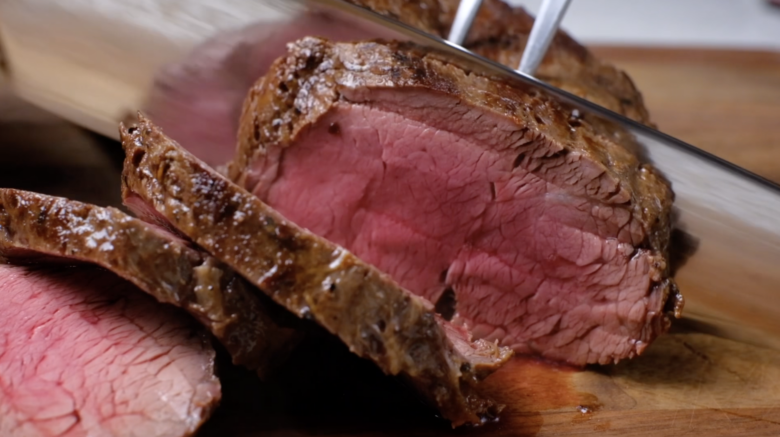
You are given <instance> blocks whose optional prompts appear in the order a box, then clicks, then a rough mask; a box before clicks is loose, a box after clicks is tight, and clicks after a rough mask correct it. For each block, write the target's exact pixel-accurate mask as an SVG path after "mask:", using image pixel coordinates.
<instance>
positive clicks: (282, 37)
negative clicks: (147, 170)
mask: <svg viewBox="0 0 780 437" xmlns="http://www.w3.org/2000/svg"><path fill="white" fill-rule="evenodd" d="M351 1H352V3H356V4H358V5H361V6H364V7H367V8H370V9H373V10H375V11H377V12H379V13H382V14H384V15H388V16H391V17H393V18H395V19H398V20H400V21H402V22H405V23H407V24H409V25H411V26H414V27H417V28H419V29H422V30H424V31H426V32H429V33H431V34H434V35H438V36H441V37H446V36H447V33H448V32H449V28H450V26H451V24H452V20H453V19H454V16H455V11H456V9H457V3H458V0H424V1H409V0H351ZM296 20H297V21H295V22H293V23H288V22H283V23H275V24H271V23H267V22H262V23H258V24H255V25H252V26H249V27H247V28H243V29H238V30H235V31H231V32H226V33H222V34H219V35H217V36H216V37H214V38H213V39H210V40H208V41H206V42H204V43H203V44H202V45H200V46H198V47H197V48H195V49H194V50H193V52H192V53H191V54H190V55H189V56H188V57H187V58H186V59H184V60H183V61H181V62H176V63H172V64H171V65H168V66H166V67H165V68H164V69H163V70H162V71H161V72H160V73H159V74H158V76H157V77H156V79H155V81H154V85H153V87H152V90H151V93H150V99H149V101H148V102H147V103H146V108H147V113H148V114H149V115H150V116H151V117H152V118H153V119H154V120H155V123H157V124H158V125H159V126H161V127H162V128H163V129H165V131H166V133H167V134H168V135H170V136H171V137H172V138H175V139H176V140H177V141H179V142H180V143H181V144H183V145H184V146H185V147H187V148H188V149H189V150H190V151H191V152H193V153H194V154H195V155H196V156H197V157H198V158H200V159H202V160H204V161H206V162H207V163H208V164H210V165H214V166H221V165H223V164H225V163H227V162H228V161H229V160H230V159H231V158H232V157H233V154H234V152H235V145H236V132H237V130H238V119H239V117H240V114H241V104H242V101H243V99H244V97H245V96H246V93H247V91H248V90H249V88H251V86H252V84H253V83H254V82H255V81H256V80H257V78H258V77H260V76H262V75H264V74H265V73H266V72H267V71H268V67H269V66H270V64H271V63H272V62H273V61H274V60H275V59H277V58H278V57H280V56H283V55H284V54H285V53H286V44H287V43H288V42H292V41H295V40H297V39H299V38H302V37H305V36H324V37H327V38H329V39H331V40H336V41H353V40H362V39H366V38H375V37H377V36H378V35H374V34H368V33H366V31H364V30H363V29H360V28H359V27H355V26H354V25H348V24H344V23H339V22H337V21H331V20H334V18H333V17H328V18H327V19H326V18H323V17H322V16H320V15H312V14H307V15H302V16H300V17H298V18H297V19H296ZM532 24H533V18H532V17H531V16H530V15H529V14H528V13H527V12H526V11H525V10H524V9H522V8H512V7H510V6H508V5H506V4H505V3H503V2H502V1H501V0H485V1H484V3H483V5H482V8H481V9H480V14H479V15H478V17H477V20H476V21H475V23H474V26H473V28H472V31H471V33H470V34H469V38H468V39H467V41H466V43H465V45H466V47H467V48H469V49H471V50H474V51H475V52H477V53H479V54H481V55H484V56H486V57H488V58H491V59H493V60H496V61H498V62H502V63H504V64H507V65H509V66H511V67H517V65H518V64H519V62H520V57H521V56H522V51H523V49H524V48H525V43H526V40H527V37H528V34H529V33H530V29H531V26H532ZM537 76H538V77H539V78H540V79H542V80H544V81H547V82H549V83H551V84H553V85H556V86H558V87H561V88H563V89H565V90H567V91H569V92H572V93H574V94H576V95H579V96H580V97H584V98H586V99H589V100H592V101H593V102H595V103H598V104H600V105H603V106H605V107H606V108H608V109H610V110H613V111H616V112H618V113H621V114H623V115H626V116H628V117H631V118H634V119H635V120H638V121H640V122H643V123H648V124H650V121H649V119H648V115H647V109H646V108H645V107H644V103H643V100H642V95H641V94H640V93H639V91H638V90H637V89H636V87H635V86H634V85H633V83H632V82H631V79H630V78H629V77H628V76H627V75H626V74H625V73H623V72H622V71H620V70H618V69H616V68H615V67H614V66H612V65H610V64H608V63H605V62H602V61H600V60H598V59H597V58H595V57H594V56H593V55H592V54H591V53H590V52H589V51H588V50H587V49H586V48H584V47H583V46H581V45H579V44H578V43H577V42H576V41H574V40H573V39H572V38H571V37H570V36H568V35H567V34H566V33H565V32H563V31H560V32H558V35H557V36H556V38H555V39H554V40H553V43H552V45H551V48H550V50H549V52H548V55H547V56H546V57H545V58H544V61H543V62H542V64H541V66H540V67H539V70H538V72H537Z"/></svg>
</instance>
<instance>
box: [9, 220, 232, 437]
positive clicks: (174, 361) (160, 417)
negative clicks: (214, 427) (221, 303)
mask: <svg viewBox="0 0 780 437" xmlns="http://www.w3.org/2000/svg"><path fill="white" fill-rule="evenodd" d="M0 232H7V230H6V229H4V228H2V227H0ZM0 298H2V301H3V305H1V306H0V320H2V323H0V435H2V436H4V437H39V436H40V437H49V436H51V437H54V436H58V437H70V436H74V437H76V436H116V437H125V436H126V437H131V436H132V437H153V436H161V437H172V436H185V435H191V434H192V433H194V432H195V430H196V429H197V428H198V426H199V425H200V424H201V423H202V422H203V421H204V420H206V418H208V416H209V414H210V412H211V410H212V409H213V408H214V407H215V405H216V403H217V402H218V401H219V399H220V384H219V381H218V380H217V378H216V377H215V376H214V350H213V349H211V346H210V345H209V344H208V342H207V341H206V339H205V337H203V336H202V335H201V333H200V330H199V329H197V327H196V326H194V324H193V323H192V322H191V319H190V318H189V317H187V316H186V315H185V314H182V313H180V312H179V310H178V309H176V308H173V307H166V306H162V305H159V304H158V303H156V302H155V301H154V300H153V299H151V298H149V297H148V296H146V295H144V294H143V293H141V292H140V291H139V290H138V289H136V287H134V286H133V285H132V284H130V283H128V282H125V281H124V280H122V279H120V278H118V277H117V276H115V275H113V274H112V273H109V272H107V271H105V270H103V269H99V268H90V267H83V268H72V267H69V266H64V267H57V268H47V269H41V268H32V267H21V266H13V265H6V264H0Z"/></svg>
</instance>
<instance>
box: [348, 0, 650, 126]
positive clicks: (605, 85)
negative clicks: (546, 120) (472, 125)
mask: <svg viewBox="0 0 780 437" xmlns="http://www.w3.org/2000/svg"><path fill="white" fill-rule="evenodd" d="M350 1H351V2H352V3H355V4H358V5H360V6H363V7H366V8H369V9H372V10H374V11H376V12H379V13H381V14H383V15H387V16H391V17H393V18H395V19H397V20H399V21H401V22H403V23H405V24H408V25H410V26H413V27H416V28H418V29H420V30H423V31H426V32H428V33H431V34H433V35H437V36H440V37H442V38H446V37H447V34H448V33H449V29H450V27H451V26H452V22H453V21H454V19H455V13H456V12H457V9H458V3H459V0H426V1H423V2H409V1H404V0H350ZM533 24H534V18H533V17H532V16H531V15H530V14H528V12H527V11H526V10H525V9H524V8H522V7H512V6H510V5H508V4H506V3H504V2H503V1H501V0H484V1H483V3H482V6H481V8H480V10H479V14H478V15H477V18H476V19H475V21H474V24H473V25H472V27H471V30H470V32H469V34H468V37H467V38H466V41H465V42H464V46H465V47H466V48H467V49H469V50H471V51H473V52H475V53H478V54H480V55H482V56H484V57H486V58H488V59H492V60H494V61H496V62H499V63H501V64H504V65H507V66H509V67H512V68H516V67H517V66H518V65H520V58H521V57H522V54H523V51H524V50H525V45H526V43H527V42H528V35H529V34H530V33H531V28H532V27H533ZM535 75H536V77H538V78H539V79H541V80H543V81H545V82H548V83H550V84H551V85H553V86H556V87H558V88H561V89H563V90H565V91H568V92H570V93H572V94H574V95H577V96H579V97H582V98H584V99H587V100H590V101H591V102H593V103H596V104H598V105H601V106H603V107H605V108H607V109H609V110H611V111H614V112H617V113H619V114H622V115H625V116H626V117H629V118H631V119H634V120H636V121H638V122H640V123H644V124H647V125H650V126H654V125H653V123H652V121H651V120H650V116H649V113H648V111H647V108H646V107H645V104H644V99H643V97H642V94H641V93H640V92H639V90H638V89H637V88H636V86H635V85H634V83H633V82H632V80H631V78H630V77H629V76H628V75H627V74H626V73H625V72H623V71H622V70H620V69H618V68H616V67H615V66H613V65H612V64H609V63H607V62H604V61H601V60H599V59H598V58H596V57H595V56H594V55H593V54H592V53H591V52H590V51H589V50H588V49H587V48H585V47H584V46H582V45H581V44H579V43H578V42H577V41H575V40H574V39H573V38H572V37H571V36H570V35H569V34H568V33H566V32H565V31H563V30H559V31H558V33H557V35H556V36H555V38H554V39H553V42H552V43H551V44H550V48H549V50H548V52H547V56H545V58H544V60H543V61H542V64H541V65H540V66H539V69H538V70H537V72H536V74H535Z"/></svg>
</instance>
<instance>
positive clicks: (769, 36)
mask: <svg viewBox="0 0 780 437" xmlns="http://www.w3.org/2000/svg"><path fill="white" fill-rule="evenodd" d="M509 3H512V4H515V5H522V6H525V7H526V8H527V9H528V10H529V11H533V12H534V13H536V12H537V11H538V10H539V6H540V5H541V3H542V1H541V0H509ZM774 3H778V2H777V1H775V2H774ZM562 26H563V27H564V28H566V30H568V31H570V32H571V33H572V34H574V35H575V36H576V37H577V38H578V39H579V40H580V41H582V42H584V43H587V44H610V45H638V46H688V47H691V46H699V47H732V48H745V49H756V48H762V49H770V50H780V7H777V6H776V5H773V2H772V1H767V0H630V1H625V0H572V2H571V4H570V6H569V9H568V12H567V14H566V17H564V20H563V24H562Z"/></svg>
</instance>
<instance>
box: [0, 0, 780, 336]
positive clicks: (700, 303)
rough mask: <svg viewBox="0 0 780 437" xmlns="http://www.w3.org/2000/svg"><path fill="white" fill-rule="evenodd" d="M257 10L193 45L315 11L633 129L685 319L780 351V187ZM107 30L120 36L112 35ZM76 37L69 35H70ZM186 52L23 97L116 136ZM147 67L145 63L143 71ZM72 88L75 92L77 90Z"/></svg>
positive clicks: (519, 76) (464, 54) (433, 40)
mask: <svg viewBox="0 0 780 437" xmlns="http://www.w3.org/2000/svg"><path fill="white" fill-rule="evenodd" d="M11 3H12V2H11ZM168 3H172V2H168ZM239 3H240V4H248V2H242V1H239V0H233V1H232V2H224V4H225V5H227V6H225V7H232V6H236V5H238V4H239ZM251 3H252V7H253V8H255V9H253V12H252V13H251V14H248V15H243V16H242V15H239V14H234V15H231V17H234V18H233V19H232V21H231V20H228V19H225V20H224V22H223V23H219V24H215V23H214V20H213V19H212V20H211V21H209V19H208V18H203V19H202V20H201V21H199V22H200V23H201V24H203V26H202V30H201V34H200V35H198V37H197V38H196V39H197V40H203V39H206V38H208V37H211V36H213V35H215V34H218V33H220V32H225V31H228V30H231V29H236V28H239V27H242V26H246V25H248V24H251V23H252V22H256V21H258V20H267V21H268V22H269V23H270V22H273V23H294V22H295V19H296V17H300V16H302V15H304V14H319V15H321V16H325V17H329V18H328V19H330V20H332V23H333V25H332V26H331V27H332V29H333V30H332V32H334V33H336V32H337V31H338V30H339V29H344V28H354V29H355V33H353V35H357V34H358V33H359V34H360V35H361V37H362V38H384V39H396V40H406V41H412V42H414V43H416V44H419V45H421V46H424V47H428V48H430V49H433V50H437V51H438V52H439V53H442V54H443V55H445V56H448V57H450V58H451V60H452V62H456V63H458V64H460V65H462V66H464V67H466V68H469V69H471V70H473V71H475V72H478V73H480V74H484V75H487V76H491V77H494V78H496V79H498V80H503V81H506V82H509V83H511V84H513V85H514V86H517V87H521V88H525V89H528V90H529V91H537V92H541V93H544V94H547V95H548V96H551V97H552V98H555V99H557V100H559V101H561V102H562V103H563V104H566V105H569V106H571V107H574V108H577V109H578V110H580V111H582V112H583V113H587V114H588V116H590V117H595V118H599V119H601V120H602V121H603V122H604V123H609V124H611V125H613V126H615V129H619V130H621V131H624V132H627V133H628V134H630V135H631V136H632V137H633V139H634V141H635V142H636V143H637V144H638V145H639V146H640V147H641V149H642V153H643V154H644V156H645V159H646V160H648V161H649V162H651V163H652V164H653V165H655V167H656V168H658V169H659V170H660V171H661V172H662V173H663V174H664V175H665V176H666V178H667V179H668V180H669V181H670V182H671V183H672V188H673V190H674V192H675V195H676V200H675V207H674V216H675V221H674V226H675V228H676V229H679V230H681V231H683V232H685V233H686V234H687V235H688V236H689V238H690V239H692V240H693V241H695V242H697V250H696V251H695V252H694V253H693V254H692V255H691V256H690V258H688V259H687V262H686V263H685V264H684V265H683V266H682V267H681V268H680V269H679V271H678V272H677V274H676V279H677V281H678V283H679V285H680V289H681V291H682V292H683V294H684V295H685V296H686V300H687V305H686V310H685V313H684V314H685V316H686V317H688V318H691V319H693V320H695V321H696V322H697V323H698V324H699V325H700V326H702V327H710V331H711V332H714V333H717V334H718V335H721V336H724V337H730V338H735V339H738V340H741V341H747V342H751V343H753V344H759V345H763V346H768V347H775V348H779V349H780V341H779V340H778V339H779V338H780V308H779V305H777V304H775V303H774V302H775V301H776V300H777V296H778V289H779V288H780V269H778V268H776V266H777V265H778V263H780V220H778V217H780V187H778V185H776V184H774V183H772V182H770V181H767V180H765V179H763V178H761V177H759V176H756V175H755V174H753V173H751V172H748V171H746V170H745V169H742V168H739V167H737V166H735V165H733V164H731V163H729V162H726V161H724V160H722V159H719V158H718V157H716V156H713V155H712V154H709V153H707V152H705V151H703V150H701V149H699V148H696V147H694V146H693V145H690V144H687V143H685V142H683V141H680V140H679V139H676V138H673V137H671V136H669V135H666V134H664V133H662V132H660V131H658V130H655V129H652V128H650V127H647V126H645V125H642V124H640V123H637V122H634V121H633V120H630V119H628V118H625V117H623V116H621V115H619V114H616V113H614V112H611V111H609V110H607V109H605V108H602V107H600V106H598V105H595V104H593V103H591V102H589V101H586V100H584V99H581V98H579V97H577V96H574V95H572V94H569V93H567V92H565V91H563V90H560V89H558V88H555V87H553V86H551V85H549V84H547V83H545V82H543V81H540V80H538V79H536V78H534V77H532V76H529V75H526V74H523V73H520V72H517V71H515V70H514V69H512V68H509V67H507V66H503V65H501V64H498V63H496V62H493V61H490V60H488V59H486V58H483V57H481V56H478V55H476V54H474V53H471V52H469V51H468V50H466V49H464V48H463V47H461V46H459V45H457V44H452V43H450V42H448V41H445V40H443V39H441V38H439V37H437V36H434V35H431V34H427V33H425V32H423V31H421V30H418V29H415V28H413V27H410V26H407V25H405V24H403V23H401V22H399V21H397V20H394V19H392V18H390V17H387V16H384V15H380V14H377V13H375V12H372V11H370V10H368V9H365V8H362V7H359V6H356V5H354V4H351V3H349V2H346V1H343V0H262V1H256V2H251ZM69 4H73V3H69ZM204 4H205V3H204ZM220 7H222V6H220ZM2 8H5V9H0V12H2V13H3V14H0V20H2V26H3V27H0V30H1V31H2V32H3V35H2V36H3V39H4V41H6V42H7V41H9V40H11V39H14V38H17V39H18V37H16V36H14V34H13V33H10V32H8V27H7V26H6V24H7V22H8V21H10V19H9V18H8V17H14V19H15V20H16V25H17V26H18V27H21V26H23V25H24V24H25V22H24V20H19V19H17V18H18V16H19V15H16V16H14V15H13V14H8V13H6V12H8V8H9V7H8V6H6V5H3V6H2ZM262 8H264V9H262ZM268 8H270V9H268ZM238 9H240V8H238V7H237V6H236V10H238ZM261 10H263V11H268V10H273V11H274V12H273V16H272V17H271V12H261ZM252 14H255V15H252ZM3 15H5V17H6V18H5V19H4V18H3ZM226 16H227V15H226ZM235 17H240V18H235ZM269 17H270V18H269ZM166 19H167V20H169V23H171V24H175V23H178V25H180V26H181V25H183V24H184V23H188V21H187V19H190V21H189V22H190V23H191V22H192V20H191V17H184V18H181V17H178V18H177V17H166ZM176 20H179V21H176ZM206 24H208V25H209V26H211V27H209V26H206ZM4 27H5V28H4ZM17 30H18V29H17ZM321 30H322V29H318V31H321ZM358 30H359V32H358ZM111 31H115V32H119V31H116V30H114V29H111ZM306 31H307V29H301V32H304V33H305V32H306ZM19 32H20V33H18V34H16V35H21V34H22V33H21V32H22V30H19ZM323 32H324V34H322V33H320V36H325V37H328V36H329V34H328V33H329V32H330V31H329V30H325V31H323ZM294 33H295V32H293V33H291V35H292V34H294ZM74 34H75V32H74ZM301 36H303V35H301ZM71 38H73V36H72V34H71ZM93 39H94V38H93ZM125 39H126V38H125ZM122 41H123V39H122V38H119V37H117V44H119V43H121V42H122ZM82 43H83V44H93V45H94V47H97V44H99V43H100V42H99V41H91V40H90V39H89V38H86V37H85V38H84V41H82ZM276 43H278V44H283V41H276ZM6 46H8V45H7V44H6ZM141 46H143V47H141ZM182 46H184V48H182V49H181V50H180V51H178V52H177V51H176V50H174V49H175V47H171V45H170V44H169V45H168V46H164V47H161V48H160V50H161V51H160V52H158V53H155V54H154V55H155V56H156V57H157V58H156V60H154V61H153V62H151V61H149V60H148V59H144V58H143V54H144V52H143V50H149V47H150V45H149V44H139V47H140V48H138V52H137V53H136V54H135V57H133V56H130V55H128V53H127V52H124V53H122V54H121V55H122V56H119V55H117V56H114V57H112V58H111V60H112V62H114V63H116V66H117V72H116V76H117V77H121V76H120V75H121V74H123V73H124V72H125V70H128V69H130V70H131V71H132V72H133V74H134V76H133V78H140V79H138V80H137V81H136V82H134V84H136V85H135V88H133V89H132V92H130V87H129V86H128V85H127V84H128V83H129V82H130V79H131V78H130V77H129V76H126V77H127V79H126V80H125V82H123V83H121V84H120V85H123V86H125V88H122V87H121V86H114V84H113V83H112V84H106V85H105V86H104V88H103V90H106V92H107V93H108V94H109V95H111V96H112V98H113V99H114V100H113V101H112V102H113V103H112V104H111V106H110V107H108V106H105V107H98V106H96V105H93V106H90V104H91V103H92V102H90V100H89V98H88V97H89V95H87V96H84V95H82V94H85V92H84V90H88V89H89V88H88V86H87V85H93V89H94V84H92V83H90V84H87V83H86V81H85V80H82V82H79V83H77V85H78V87H76V88H73V87H71V88H68V87H67V86H65V85H64V84H62V83H60V84H58V86H57V87H52V90H54V91H56V92H59V93H66V92H70V94H67V95H65V94H60V95H61V96H65V97H63V98H58V99H53V100H52V99H50V101H45V100H44V99H42V98H41V97H40V96H39V95H36V94H35V92H34V91H35V89H34V88H33V87H27V90H28V94H27V95H28V97H29V98H31V99H35V98H37V99H38V100H37V103H38V104H39V105H42V106H45V107H47V105H48V108H51V110H53V111H55V112H59V113H61V114H64V115H65V116H67V117H69V118H70V119H72V120H75V121H77V122H79V123H81V124H83V125H88V126H90V127H92V128H93V129H95V130H98V131H101V130H102V131H103V132H106V133H107V134H109V135H111V134H112V133H113V132H115V126H116V122H118V121H119V120H120V119H121V110H127V111H132V110H134V109H136V108H138V107H139V106H141V104H142V101H143V98H142V97H143V93H145V92H147V91H148V86H149V82H150V81H151V77H153V75H154V71H155V69H157V68H160V66H161V65H162V64H163V59H164V58H167V59H165V60H168V61H170V60H174V59H175V58H177V57H181V56H182V55H183V52H186V51H187V50H190V49H192V47H193V44H182ZM163 49H165V50H168V52H167V53H170V54H171V55H161V54H160V53H163V52H162V50H163ZM28 53H31V52H25V53H21V52H19V51H16V52H15V51H14V50H9V53H8V55H9V60H10V65H11V66H12V73H14V72H16V73H19V70H17V71H14V65H23V64H22V63H19V62H17V63H16V64H15V59H16V60H19V59H22V58H23V57H24V56H28V58H30V57H31V56H32V55H29V54H28ZM105 53H108V52H107V51H106V52H105ZM123 57H124V59H123ZM143 61H146V62H147V63H146V64H143ZM85 62H86V61H85ZM26 65H28V66H32V65H34V63H32V62H29V63H28V64H26ZM26 71H27V72H28V73H29V74H30V75H32V74H39V72H37V71H33V69H32V68H28V69H27V70H26ZM13 77H14V80H24V78H25V77H28V76H25V75H24V74H13ZM42 82H43V81H42V80H39V81H38V83H39V84H40V83H42ZM79 87H81V88H79ZM74 89H75V90H78V91H79V92H75V91H73V90H74ZM125 91H127V92H125ZM87 94H88V93H87Z"/></svg>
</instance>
